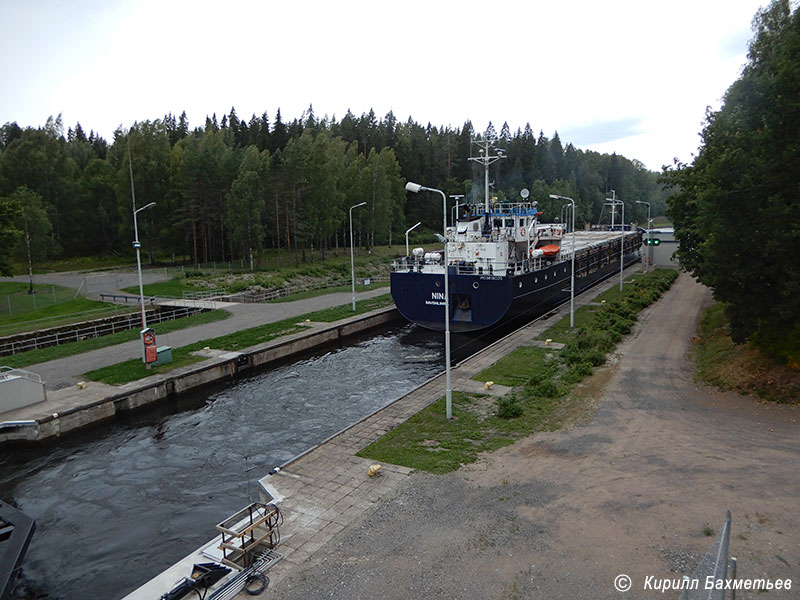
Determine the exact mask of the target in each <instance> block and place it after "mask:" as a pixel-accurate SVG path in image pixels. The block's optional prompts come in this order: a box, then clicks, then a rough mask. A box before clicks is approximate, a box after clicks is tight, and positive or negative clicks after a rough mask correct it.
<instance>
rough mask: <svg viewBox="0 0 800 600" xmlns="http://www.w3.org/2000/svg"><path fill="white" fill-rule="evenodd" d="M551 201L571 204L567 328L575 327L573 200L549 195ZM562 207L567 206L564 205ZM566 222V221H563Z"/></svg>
mask: <svg viewBox="0 0 800 600" xmlns="http://www.w3.org/2000/svg"><path fill="white" fill-rule="evenodd" d="M550 197H551V198H552V199H553V200H569V202H570V204H572V268H571V271H572V273H571V274H570V276H569V326H570V327H575V200H573V199H572V198H568V197H567V196H559V195H557V194H550ZM564 206H569V204H565V205H564ZM564 220H565V221H566V219H564Z"/></svg>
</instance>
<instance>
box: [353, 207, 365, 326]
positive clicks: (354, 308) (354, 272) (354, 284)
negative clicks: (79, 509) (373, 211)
mask: <svg viewBox="0 0 800 600" xmlns="http://www.w3.org/2000/svg"><path fill="white" fill-rule="evenodd" d="M365 204H366V202H361V203H360V204H355V205H353V206H351V207H350V285H351V287H352V291H353V312H356V262H355V258H354V257H353V209H354V208H358V207H359V206H364V205H365Z"/></svg>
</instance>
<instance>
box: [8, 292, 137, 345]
mask: <svg viewBox="0 0 800 600" xmlns="http://www.w3.org/2000/svg"><path fill="white" fill-rule="evenodd" d="M33 289H34V291H35V292H36V293H35V294H28V284H27V283H24V282H17V281H3V282H0V314H2V316H0V335H13V334H15V333H21V332H24V331H34V330H36V329H45V328H47V327H55V326H57V325H63V324H67V323H74V322H79V321H85V320H88V319H96V318H100V317H104V316H107V315H113V314H116V313H117V312H119V311H120V310H121V309H120V308H118V307H115V306H114V305H113V304H110V303H108V302H100V301H97V300H89V299H87V298H83V297H78V298H75V299H74V300H73V296H74V294H75V290H72V289H70V288H66V287H62V286H57V285H44V284H43V285H38V284H34V286H33ZM3 296H5V298H3ZM123 310H124V312H127V311H130V308H126V309H123ZM89 311H91V312H90V314H86V313H87V312H89Z"/></svg>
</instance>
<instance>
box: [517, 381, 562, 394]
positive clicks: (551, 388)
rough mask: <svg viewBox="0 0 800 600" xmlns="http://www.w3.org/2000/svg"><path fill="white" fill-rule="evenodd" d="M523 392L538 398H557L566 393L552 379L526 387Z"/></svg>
mask: <svg viewBox="0 0 800 600" xmlns="http://www.w3.org/2000/svg"><path fill="white" fill-rule="evenodd" d="M525 391H526V392H527V393H529V394H531V395H532V396H537V397H539V398H558V397H559V396H563V395H564V394H565V393H566V390H565V389H564V388H562V387H561V386H559V385H558V384H557V383H556V382H554V381H553V380H552V379H548V380H546V381H540V382H539V383H537V384H536V385H531V386H528V387H527V389H526V390H525Z"/></svg>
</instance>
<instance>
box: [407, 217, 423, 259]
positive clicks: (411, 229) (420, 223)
mask: <svg viewBox="0 0 800 600" xmlns="http://www.w3.org/2000/svg"><path fill="white" fill-rule="evenodd" d="M420 225H422V221H420V222H419V223H417V224H416V225H414V226H413V227H409V228H408V229H406V257H408V256H410V252H409V249H408V234H409V233H411V232H412V231H413V230H414V229H416V228H417V227H419V226H420Z"/></svg>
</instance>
